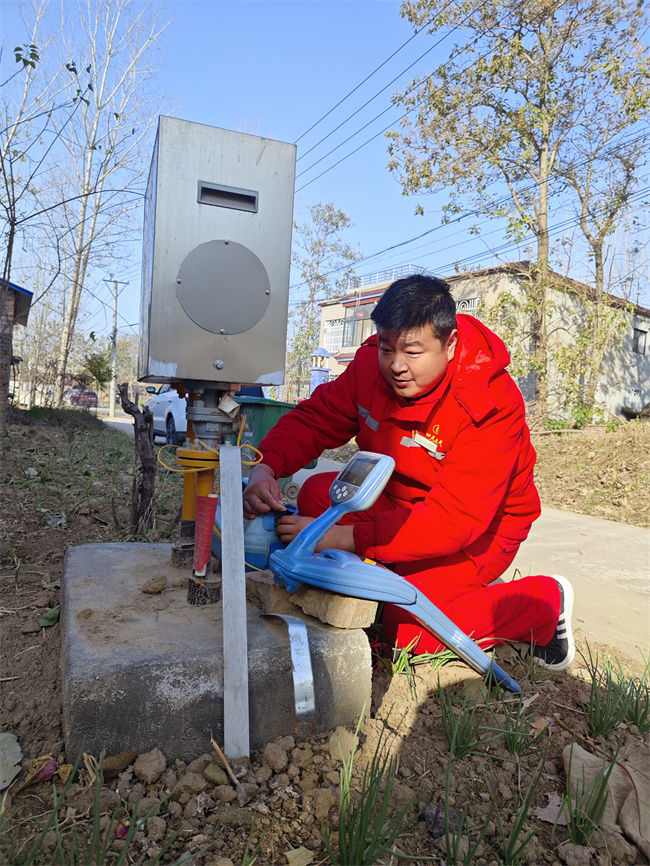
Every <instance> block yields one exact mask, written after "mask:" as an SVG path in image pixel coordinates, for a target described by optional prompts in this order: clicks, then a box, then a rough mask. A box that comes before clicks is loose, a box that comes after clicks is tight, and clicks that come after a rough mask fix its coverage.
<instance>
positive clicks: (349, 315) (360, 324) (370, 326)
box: [343, 301, 377, 348]
mask: <svg viewBox="0 0 650 866" xmlns="http://www.w3.org/2000/svg"><path fill="white" fill-rule="evenodd" d="M376 306H377V302H376V301H371V302H369V303H367V304H355V305H354V306H353V307H346V309H345V322H344V325H343V348H350V347H352V346H360V345H361V344H362V343H363V341H364V340H367V339H368V337H369V336H370V335H371V334H374V333H376V331H377V329H376V327H375V323H374V322H373V321H372V319H371V318H370V314H371V313H372V311H373V310H374V309H375V307H376Z"/></svg>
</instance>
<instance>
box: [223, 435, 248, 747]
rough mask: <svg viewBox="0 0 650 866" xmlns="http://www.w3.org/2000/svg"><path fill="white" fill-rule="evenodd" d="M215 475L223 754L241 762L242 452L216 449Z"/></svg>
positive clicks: (244, 652) (244, 665)
mask: <svg viewBox="0 0 650 866" xmlns="http://www.w3.org/2000/svg"><path fill="white" fill-rule="evenodd" d="M219 476H220V488H221V493H220V503H221V575H222V582H221V600H222V610H223V746H224V749H223V750H224V752H225V753H226V757H227V758H241V757H243V756H244V755H249V754H250V739H249V718H248V640H247V633H246V575H245V572H244V509H243V506H242V484H241V477H242V475H241V448H239V447H235V446H233V445H220V446H219Z"/></svg>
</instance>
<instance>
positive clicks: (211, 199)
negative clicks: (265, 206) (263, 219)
mask: <svg viewBox="0 0 650 866" xmlns="http://www.w3.org/2000/svg"><path fill="white" fill-rule="evenodd" d="M258 196H259V193H258V192H257V191H256V190H254V189H237V187H234V186H224V185H223V184H220V183H207V182H206V181H203V180H200V181H199V192H198V197H197V201H198V203H199V204H209V205H212V206H213V207H229V208H233V209H234V210H245V211H248V212H249V213H257V200H258Z"/></svg>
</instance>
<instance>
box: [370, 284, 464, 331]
mask: <svg viewBox="0 0 650 866" xmlns="http://www.w3.org/2000/svg"><path fill="white" fill-rule="evenodd" d="M371 318H372V320H373V322H374V323H375V325H377V327H379V328H385V329H386V330H387V331H391V332H392V333H394V334H403V333H405V332H410V331H416V330H419V329H420V328H423V327H424V326H425V325H430V326H431V329H432V330H433V333H434V336H435V337H437V338H438V339H439V340H440V342H441V343H442V344H443V346H444V345H445V343H446V342H447V340H448V339H449V335H450V334H451V332H452V331H453V330H454V328H455V327H456V303H455V301H454V299H453V298H452V296H451V289H450V287H449V283H446V282H445V281H444V280H440V279H438V278H437V277H427V276H425V275H423V274H412V275H411V276H409V277H404V278H403V279H401V280H395V282H394V283H391V285H390V286H389V287H388V288H387V289H386V291H385V292H384V294H383V295H382V296H381V298H380V299H379V301H378V302H377V306H376V307H375V309H374V310H373V312H372V314H371Z"/></svg>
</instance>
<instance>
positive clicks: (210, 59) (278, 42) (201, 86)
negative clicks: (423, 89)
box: [0, 0, 531, 331]
mask: <svg viewBox="0 0 650 866" xmlns="http://www.w3.org/2000/svg"><path fill="white" fill-rule="evenodd" d="M53 2H56V0H53ZM70 2H71V3H72V2H74V0H70ZM133 2H134V3H135V2H137V0H133ZM162 6H163V13H164V14H165V15H168V16H173V19H174V20H173V22H172V23H171V25H170V26H169V28H168V29H167V31H166V33H165V35H164V37H163V39H162V41H161V43H160V49H161V60H162V64H163V67H164V70H163V72H162V73H161V75H160V90H161V91H162V92H165V93H166V94H168V95H169V105H170V111H169V113H172V112H173V113H174V114H175V115H176V116H177V117H180V118H183V119H186V120H191V121H196V122H199V123H205V124H208V125H213V126H218V127H224V128H227V129H235V130H240V131H243V132H250V133H254V134H258V135H263V136H269V137H272V138H277V139H280V140H283V141H290V142H297V144H298V177H297V182H296V198H295V217H296V219H297V220H298V221H302V220H304V219H305V216H306V209H307V208H308V207H309V206H310V205H313V204H316V203H318V202H323V203H325V202H332V203H333V204H334V205H335V207H337V208H340V209H341V210H343V211H344V212H345V213H346V214H347V215H348V216H349V217H350V219H351V220H352V222H353V223H354V226H353V227H352V228H350V229H348V230H347V231H346V232H345V239H346V240H347V241H348V242H349V243H351V244H352V245H353V246H355V247H358V248H359V249H360V250H361V252H362V253H363V254H364V255H365V256H368V257H370V258H369V260H368V261H367V262H362V263H361V264H360V265H359V266H358V273H360V274H366V273H371V272H373V271H377V270H383V269H386V268H391V267H396V266H400V265H404V264H409V263H412V264H417V265H421V266H425V267H427V268H428V269H429V270H430V271H432V272H434V273H437V274H440V275H445V274H449V273H452V272H453V270H454V263H455V262H457V261H460V262H462V263H464V264H465V265H468V266H472V267H478V266H486V265H490V264H494V263H495V258H494V257H493V256H492V254H491V253H490V251H489V250H488V246H489V247H492V248H493V247H497V246H499V245H500V244H501V243H502V242H503V234H502V230H501V227H500V226H499V224H498V223H497V222H492V223H489V224H485V226H484V231H483V237H482V239H481V240H479V239H477V238H475V237H472V236H470V235H469V234H468V230H469V228H470V225H469V223H470V222H471V220H466V221H465V222H464V223H461V224H460V225H452V226H446V227H443V228H437V227H438V226H439V224H440V211H441V208H442V206H443V205H444V203H445V196H444V194H441V195H437V196H426V197H422V198H417V197H404V196H403V195H402V193H401V187H400V185H399V184H398V182H397V181H396V180H395V179H394V178H393V177H392V176H391V174H390V173H389V172H388V169H387V167H386V166H387V162H388V156H387V152H386V139H385V136H384V135H383V130H384V129H385V128H386V127H388V126H389V125H391V126H392V128H395V126H396V125H397V122H398V120H399V117H400V114H401V113H400V110H399V109H398V108H395V107H392V106H391V96H392V95H393V94H394V93H395V92H396V90H397V89H402V90H403V89H405V88H406V86H407V84H408V83H409V82H410V80H411V79H412V78H413V76H414V75H415V74H417V73H422V74H424V75H426V74H429V73H430V72H431V71H432V69H433V68H434V67H435V66H436V65H437V64H438V63H440V62H441V61H443V60H444V59H445V58H446V57H447V56H448V54H449V52H450V50H451V48H452V46H453V38H448V39H447V40H443V41H442V42H440V44H438V45H435V44H434V40H433V38H432V37H431V36H429V35H428V34H427V33H426V32H422V33H419V34H418V35H416V36H414V31H413V28H412V27H411V26H410V25H409V23H408V22H407V21H406V20H405V19H403V18H401V17H400V14H399V12H400V3H399V2H396V0H295V2H285V0H250V2H249V0H180V2H179V0H174V2H167V0H164V2H163V4H162ZM17 8H18V3H17V2H15V0H0V12H1V13H2V22H1V23H2V30H3V31H4V33H5V34H6V35H8V36H9V39H10V40H11V39H12V38H13V37H12V35H10V34H11V31H12V28H13V27H14V26H15V24H16V21H17ZM411 37H413V38H411ZM17 41H23V40H22V39H17ZM405 43H406V44H405ZM395 52H397V53H395ZM425 52H426V56H422V55H425ZM394 53H395V55H394V56H393V57H391V55H393V54H394ZM380 64H383V65H382V66H381V68H380V69H379V70H378V71H377V72H376V73H375V74H373V75H372V76H371V77H370V78H369V80H368V81H366V82H365V83H362V82H364V79H365V78H366V77H367V76H369V75H370V74H371V73H373V71H374V70H375V69H376V67H378V66H379V65H380ZM409 67H410V68H409ZM393 79H395V81H394V82H393ZM391 82H393V83H391ZM358 85H360V86H359V87H358V89H357V90H356V91H355V92H354V93H352V95H351V96H349V98H347V99H345V101H344V102H343V103H342V104H341V105H340V106H338V107H337V108H334V107H335V106H336V105H337V103H338V102H339V101H340V100H342V99H343V98H344V97H346V95H347V94H348V93H349V92H350V91H352V90H353V89H354V88H357V86H358ZM383 88H386V89H385V90H384V91H383V92H382V93H379V91H381V90H382V89H383ZM378 93H379V95H377V94H378ZM373 97H376V98H374V99H373ZM369 100H372V101H370V103H369V104H368V105H367V106H365V107H362V106H363V105H364V104H365V103H366V102H367V101H369ZM333 108H334V110H333V111H332V112H331V113H330V114H328V112H330V110H331V109H333ZM357 111H358V113H357V114H356V115H355V116H354V117H352V118H351V119H350V120H349V121H348V122H347V123H344V121H346V119H347V118H348V117H349V115H351V114H352V113H353V112H357ZM324 115H327V116H326V117H324ZM377 115H381V116H379V117H377ZM321 118H324V119H322V121H321V122H320V123H318V125H317V126H316V127H315V128H314V129H311V131H309V130H310V127H311V126H312V125H313V124H315V123H317V121H319V120H321ZM341 123H344V125H343V126H342V127H341V128H340V129H339V130H337V131H335V128H336V127H337V126H338V125H339V124H341ZM366 124H367V126H366V128H365V129H361V128H362V127H363V126H364V125H366ZM359 130H361V131H360V132H359ZM354 133H358V134H356V135H353V134H354ZM326 136H327V138H326V140H324V141H322V142H321V139H322V138H324V137H326ZM348 136H353V137H352V138H351V139H350V141H348V142H347V143H343V144H342V142H344V140H345V139H346V138H348ZM338 145H341V146H340V147H338V149H336V150H335V151H334V152H333V153H331V154H330V155H327V154H328V151H330V150H332V149H333V148H337V146H338ZM311 148H313V150H311V152H308V151H310V149H311ZM357 148H358V150H357V152H356V153H352V152H353V151H355V149H357ZM321 158H322V161H320V162H318V164H317V165H314V163H316V162H317V161H318V160H321ZM342 158H343V159H342ZM339 160H342V161H341V162H340V163H339V164H338V165H335V163H337V162H338V161H339ZM321 173H322V176H320V177H318V175H320V174H321ZM418 203H422V204H423V206H424V207H425V211H426V213H425V215H424V216H423V217H422V216H415V208H416V205H417V204H418ZM431 229H436V230H435V231H434V232H433V233H432V234H431V235H429V236H427V237H426V238H423V239H422V240H420V241H415V242H413V243H409V244H403V242H404V241H407V240H409V239H411V238H414V237H416V236H417V235H420V234H421V233H423V232H427V231H428V230H431ZM400 244H403V245H402V246H398V248H397V249H394V250H391V251H388V252H385V253H383V254H381V255H379V256H376V255H375V254H376V253H378V252H379V251H382V250H386V249H387V248H389V247H392V246H394V245H400ZM134 246H135V247H136V258H137V247H138V244H137V243H136V244H135V245H134ZM530 253H531V249H530V246H529V244H528V243H526V242H524V243H522V244H521V245H520V248H519V249H516V248H511V249H510V250H508V251H507V252H505V253H504V257H505V258H506V259H509V260H514V259H517V258H528V257H530ZM101 276H102V277H103V276H108V274H106V275H101ZM116 276H119V278H120V279H124V280H128V281H129V285H128V286H125V287H124V288H123V289H122V291H121V293H120V327H122V326H124V325H125V324H126V323H127V322H128V323H136V322H137V321H138V317H139V285H140V275H139V267H138V262H137V261H134V262H133V264H132V265H130V266H129V267H128V268H126V267H125V271H124V273H121V274H119V275H118V274H116ZM96 292H97V294H98V296H99V297H100V298H102V299H103V300H104V305H102V304H101V302H99V301H98V302H97V303H96V307H97V309H96V311H95V312H94V314H93V317H92V322H91V325H92V327H94V328H97V329H98V330H100V331H101V330H106V331H108V330H110V311H107V309H106V306H105V304H106V303H108V302H110V287H109V286H108V285H107V284H105V283H104V282H103V280H102V279H101V277H98V278H97V280H96Z"/></svg>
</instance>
